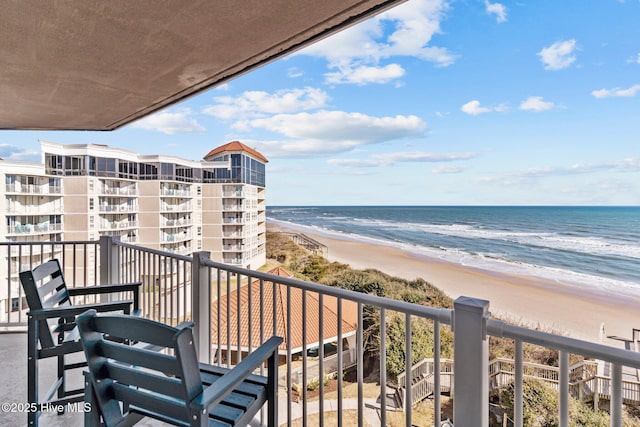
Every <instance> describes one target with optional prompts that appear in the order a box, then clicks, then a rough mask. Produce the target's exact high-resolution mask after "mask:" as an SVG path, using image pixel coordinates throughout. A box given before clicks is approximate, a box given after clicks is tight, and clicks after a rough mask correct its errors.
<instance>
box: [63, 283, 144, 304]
mask: <svg viewBox="0 0 640 427" xmlns="http://www.w3.org/2000/svg"><path fill="white" fill-rule="evenodd" d="M140 286H142V282H132V283H118V284H113V285H102V286H85V287H82V288H68V289H67V292H68V293H69V296H81V295H96V294H111V293H116V292H133V309H134V310H139V309H140Z"/></svg>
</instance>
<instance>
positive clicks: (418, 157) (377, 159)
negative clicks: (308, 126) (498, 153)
mask: <svg viewBox="0 0 640 427" xmlns="http://www.w3.org/2000/svg"><path fill="white" fill-rule="evenodd" d="M477 156H478V154H477V153H471V152H466V153H429V152H424V151H406V152H396V153H385V154H374V155H372V156H370V157H369V158H368V159H329V160H328V161H327V163H330V164H332V165H336V166H344V167H381V166H390V165H394V164H396V163H409V162H420V163H436V162H453V161H457V160H468V159H472V158H474V157H477Z"/></svg>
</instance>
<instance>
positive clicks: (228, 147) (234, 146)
mask: <svg viewBox="0 0 640 427" xmlns="http://www.w3.org/2000/svg"><path fill="white" fill-rule="evenodd" d="M225 151H245V152H247V153H249V154H251V155H252V156H254V157H256V158H257V159H260V160H262V161H263V162H265V163H267V162H268V161H269V160H267V158H266V157H265V156H263V155H262V154H260V153H258V152H257V151H256V150H254V149H253V148H250V147H247V146H246V145H244V144H243V143H242V142H240V141H231V142H230V143H228V144H225V145H221V146H220V147H218V148H214V149H213V150H211V151H209V152H208V153H207V154H206V155H205V156H204V159H205V160H208V159H209V158H210V157H214V156H215V155H217V154H220V153H223V152H225Z"/></svg>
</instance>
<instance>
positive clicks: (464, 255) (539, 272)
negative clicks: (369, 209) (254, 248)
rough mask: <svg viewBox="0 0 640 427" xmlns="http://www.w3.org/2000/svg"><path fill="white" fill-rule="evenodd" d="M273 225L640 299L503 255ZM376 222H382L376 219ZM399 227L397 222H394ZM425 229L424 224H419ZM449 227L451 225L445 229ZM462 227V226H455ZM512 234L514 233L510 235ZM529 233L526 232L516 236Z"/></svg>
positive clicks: (608, 283) (629, 290) (612, 285)
mask: <svg viewBox="0 0 640 427" xmlns="http://www.w3.org/2000/svg"><path fill="white" fill-rule="evenodd" d="M269 220H270V221H271V222H273V223H280V224H282V225H283V226H286V227H287V228H290V229H295V230H298V231H300V232H305V231H306V232H309V233H315V234H318V235H324V236H326V237H330V238H337V239H342V240H353V241H358V242H362V243H369V244H374V245H381V246H388V247H394V248H397V249H401V250H404V251H406V252H409V253H412V254H414V255H416V256H425V257H429V258H435V259H438V260H441V261H446V262H451V263H455V264H460V265H463V266H465V267H472V268H478V269H482V270H487V271H491V272H498V273H510V274H518V275H526V276H530V277H539V278H541V279H545V280H550V281H555V282H558V283H562V284H564V285H568V286H576V287H583V286H589V287H590V288H592V289H594V290H599V291H604V292H608V293H612V292H613V293H617V294H621V295H633V296H640V283H635V282H628V281H624V280H617V279H613V278H607V277H601V276H595V275H590V274H587V273H580V272H576V271H572V270H568V269H563V268H558V267H551V266H543V265H537V264H531V263H526V262H521V261H514V260H512V259H508V258H505V257H504V256H502V255H501V254H497V253H490V252H482V253H472V252H469V251H466V250H463V249H460V248H445V247H441V246H436V247H428V246H422V245H417V244H410V243H404V242H398V241H392V240H387V239H382V238H376V237H370V236H364V235H361V234H357V233H353V232H345V231H337V230H333V229H329V228H326V227H320V226H317V225H301V224H299V223H293V222H290V221H284V220H278V219H273V218H269ZM375 222H380V221H378V220H376V221H375ZM391 224H396V223H391ZM417 225H419V226H420V227H422V224H417ZM443 227H450V226H443ZM456 227H459V226H456ZM511 234H513V233H511ZM515 234H527V233H515Z"/></svg>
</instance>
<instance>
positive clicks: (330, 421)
mask: <svg viewBox="0 0 640 427" xmlns="http://www.w3.org/2000/svg"><path fill="white" fill-rule="evenodd" d="M341 418H342V423H343V424H344V425H347V426H349V425H350V426H353V425H358V411H356V410H355V409H347V410H345V411H342V413H341ZM290 425H291V427H302V419H301V418H298V419H296V420H293V421H292V422H291V424H290ZM307 425H308V426H318V425H320V414H313V415H309V416H308V417H307ZM324 425H326V426H337V425H338V412H337V411H333V412H325V413H324ZM364 426H365V427H371V424H369V423H368V422H367V421H366V420H365V421H364ZM281 427H287V424H286V423H285V424H282V425H281Z"/></svg>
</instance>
